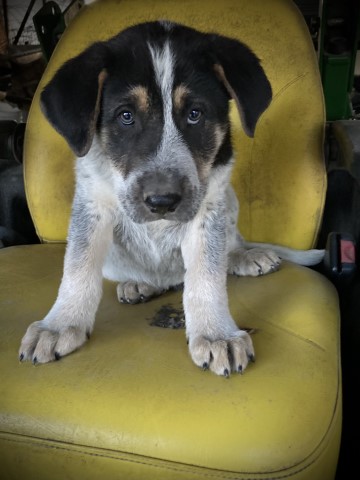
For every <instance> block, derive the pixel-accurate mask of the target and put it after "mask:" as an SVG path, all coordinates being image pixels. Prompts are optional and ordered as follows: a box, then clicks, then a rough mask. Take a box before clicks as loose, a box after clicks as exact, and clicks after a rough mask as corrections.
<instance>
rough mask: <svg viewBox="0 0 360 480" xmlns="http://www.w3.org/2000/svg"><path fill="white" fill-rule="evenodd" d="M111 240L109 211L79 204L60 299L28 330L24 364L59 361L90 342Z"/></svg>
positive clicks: (23, 341) (23, 355)
mask: <svg viewBox="0 0 360 480" xmlns="http://www.w3.org/2000/svg"><path fill="white" fill-rule="evenodd" d="M111 239H112V223H111V218H110V213H109V212H105V211H102V212H99V211H92V210H90V209H88V208H87V205H86V203H85V202H79V201H76V200H75V201H74V206H73V212H72V218H71V224H70V230H69V238H68V246H67V250H66V254H65V260H64V274H63V278H62V281H61V285H60V289H59V293H58V297H57V299H56V301H55V303H54V305H53V307H52V308H51V310H50V312H49V313H48V314H47V316H46V317H45V318H44V319H43V320H41V321H38V322H34V323H32V324H31V325H30V326H29V328H28V329H27V332H26V334H25V336H24V338H23V339H22V343H21V347H20V351H19V355H20V360H32V361H33V363H45V362H49V361H52V360H58V359H59V358H60V357H62V356H64V355H67V354H68V353H70V352H72V351H74V350H76V349H77V348H79V347H80V346H81V345H82V344H83V343H84V342H85V341H86V340H87V338H88V337H89V335H90V333H91V331H92V329H93V325H94V320H95V313H96V310H97V307H98V304H99V302H100V298H101V294H102V272H101V268H102V265H103V262H104V257H105V255H106V252H107V250H108V247H109V244H110V242H111Z"/></svg>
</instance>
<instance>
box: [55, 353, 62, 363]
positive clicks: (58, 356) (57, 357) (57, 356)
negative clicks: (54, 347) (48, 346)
mask: <svg viewBox="0 0 360 480" xmlns="http://www.w3.org/2000/svg"><path fill="white" fill-rule="evenodd" d="M54 355H55V360H56V361H58V360H60V358H61V355H60V353H59V352H55V353H54Z"/></svg>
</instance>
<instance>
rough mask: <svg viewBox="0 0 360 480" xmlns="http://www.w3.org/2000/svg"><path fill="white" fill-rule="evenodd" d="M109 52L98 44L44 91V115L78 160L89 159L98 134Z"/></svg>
mask: <svg viewBox="0 0 360 480" xmlns="http://www.w3.org/2000/svg"><path fill="white" fill-rule="evenodd" d="M106 57H107V49H106V47H105V46H104V45H103V44H102V43H95V44H94V45H92V46H91V47H89V48H88V49H87V50H85V51H84V52H83V53H81V54H80V55H78V56H77V57H75V58H72V59H71V60H69V61H68V62H66V63H65V64H64V65H63V66H62V67H61V68H60V69H59V70H58V71H57V73H56V74H55V76H54V77H53V79H52V80H51V81H50V82H49V83H48V85H47V86H46V87H45V88H44V90H43V91H42V93H41V97H40V105H41V109H42V111H43V113H44V114H45V116H46V117H47V119H48V120H49V122H50V123H51V124H52V126H53V127H54V128H55V130H57V131H58V132H59V133H60V134H61V135H62V136H63V137H64V138H65V139H66V141H67V142H68V144H69V146H70V148H71V149H72V150H73V151H74V152H75V154H76V155H77V156H78V157H82V156H84V155H86V153H87V152H88V151H89V149H90V147H91V143H92V139H93V136H94V133H95V128H96V121H97V117H98V114H99V109H100V98H101V90H102V85H103V83H104V80H105V78H106V70H105V64H106V63H105V62H106Z"/></svg>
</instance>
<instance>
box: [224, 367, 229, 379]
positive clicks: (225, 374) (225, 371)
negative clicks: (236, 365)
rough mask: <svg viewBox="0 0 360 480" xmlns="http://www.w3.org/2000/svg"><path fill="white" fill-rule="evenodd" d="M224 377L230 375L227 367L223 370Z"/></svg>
mask: <svg viewBox="0 0 360 480" xmlns="http://www.w3.org/2000/svg"><path fill="white" fill-rule="evenodd" d="M224 377H225V378H229V377H230V372H229V370H228V369H227V368H225V370H224Z"/></svg>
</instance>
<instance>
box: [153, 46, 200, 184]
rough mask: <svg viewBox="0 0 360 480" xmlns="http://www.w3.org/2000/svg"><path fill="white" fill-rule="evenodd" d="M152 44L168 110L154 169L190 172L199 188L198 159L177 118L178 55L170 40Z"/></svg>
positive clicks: (156, 77) (157, 78) (165, 109)
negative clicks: (162, 43) (174, 90)
mask: <svg viewBox="0 0 360 480" xmlns="http://www.w3.org/2000/svg"><path fill="white" fill-rule="evenodd" d="M148 46H149V50H150V53H151V58H152V62H153V66H154V72H155V80H156V83H157V84H158V86H159V89H160V93H161V97H162V103H163V110H164V129H163V132H162V138H161V141H160V144H159V147H158V150H157V152H156V154H155V156H154V157H153V159H152V160H153V162H151V164H152V165H153V167H154V168H163V167H166V169H167V170H169V169H170V170H171V169H173V171H174V172H180V171H181V172H186V177H187V179H188V181H189V182H190V184H191V185H192V186H193V187H196V188H198V186H199V179H198V175H197V169H196V165H195V162H194V159H193V158H192V155H191V152H190V150H189V148H188V147H187V145H186V143H185V141H184V140H183V137H182V135H181V133H180V131H179V130H178V128H177V127H176V125H175V121H174V118H173V89H174V68H175V55H174V53H173V52H172V49H171V44H170V42H169V41H166V42H165V43H164V45H163V46H162V47H158V46H154V45H151V44H148ZM148 168H149V167H148ZM182 175H183V173H182Z"/></svg>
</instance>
